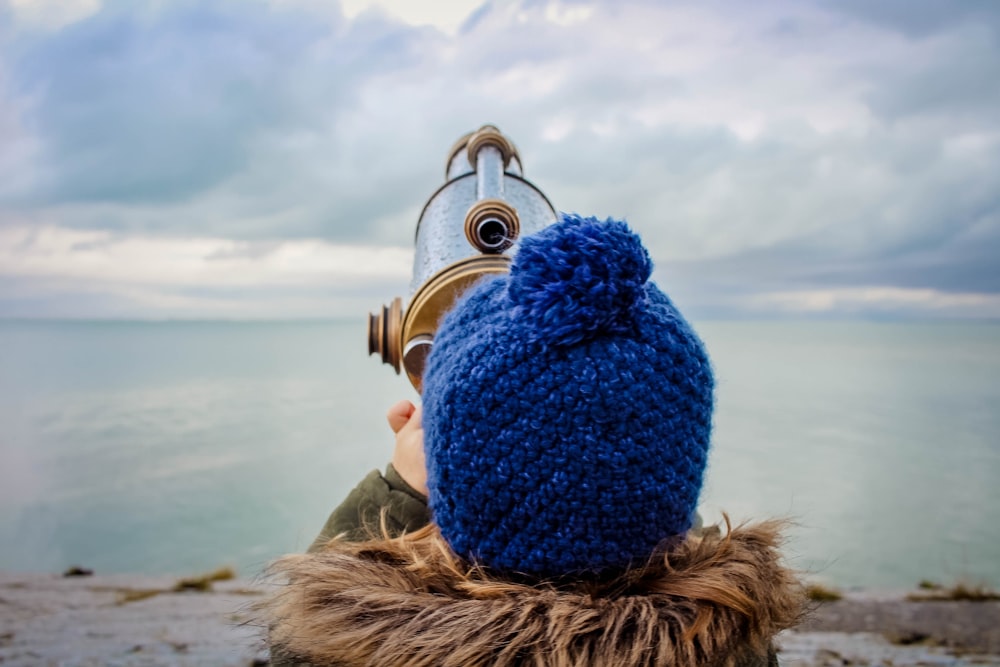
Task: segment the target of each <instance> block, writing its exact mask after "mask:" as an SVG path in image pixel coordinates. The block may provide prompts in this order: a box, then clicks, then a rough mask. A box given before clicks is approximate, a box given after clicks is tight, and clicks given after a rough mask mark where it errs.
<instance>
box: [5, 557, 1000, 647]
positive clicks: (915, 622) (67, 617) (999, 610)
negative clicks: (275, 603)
mask: <svg viewBox="0 0 1000 667" xmlns="http://www.w3.org/2000/svg"><path fill="white" fill-rule="evenodd" d="M175 583H176V579H174V578H170V577H149V576H136V575H102V576H94V577H73V578H63V577H60V576H55V575H43V574H8V573H0V665H3V667H8V666H13V665H18V666H20V665H24V666H32V667H34V666H39V667H47V666H50V665H51V666H59V667H85V666H86V667H90V666H98V665H113V666H120V667H161V666H162V667H186V666H196V665H205V666H228V665H232V666H240V667H251V666H253V665H266V664H267V652H266V648H265V647H264V646H263V643H262V641H261V639H260V637H261V632H260V629H259V628H257V627H255V626H253V625H249V624H248V622H249V621H250V620H251V618H252V614H251V611H250V606H251V605H253V604H254V602H256V601H258V600H260V599H261V596H262V595H264V594H265V592H266V587H265V586H263V585H261V584H257V583H251V582H247V581H242V580H233V581H223V582H216V583H214V584H213V586H212V591H210V592H183V593H176V592H173V590H172V589H173V586H174V584H175ZM779 646H780V648H781V652H780V654H779V657H780V660H781V662H782V664H785V665H816V666H823V667H846V666H848V665H859V666H861V665H884V666H885V667H905V666H907V665H935V666H939V665H940V666H944V665H956V666H965V665H991V666H996V667H1000V602H979V603H976V602H909V601H907V600H906V599H905V594H904V593H898V592H897V593H887V594H883V595H878V594H872V593H856V594H849V595H848V596H847V597H846V598H845V599H844V600H841V601H838V602H828V603H823V604H822V605H818V606H817V607H816V609H814V610H813V612H812V613H811V615H810V617H809V619H808V620H807V621H806V623H804V624H803V625H802V626H801V627H800V628H799V629H798V630H796V631H795V632H789V633H785V634H784V635H782V636H781V637H780V638H779Z"/></svg>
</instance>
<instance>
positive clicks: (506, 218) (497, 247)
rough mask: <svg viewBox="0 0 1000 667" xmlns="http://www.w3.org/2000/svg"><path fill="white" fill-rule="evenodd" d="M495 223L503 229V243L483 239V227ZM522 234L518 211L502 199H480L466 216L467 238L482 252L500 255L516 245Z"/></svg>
mask: <svg viewBox="0 0 1000 667" xmlns="http://www.w3.org/2000/svg"><path fill="white" fill-rule="evenodd" d="M490 222H495V223H497V224H498V225H500V226H502V227H503V232H502V234H503V241H502V242H500V243H490V242H488V240H487V239H485V238H483V235H482V233H481V230H482V228H483V225H486V224H489V223H490ZM520 233H521V220H520V218H518V217H517V210H516V209H515V208H514V207H513V206H511V205H510V204H508V203H507V202H505V201H504V200H502V199H480V200H479V201H477V202H476V203H475V204H473V205H472V206H471V207H470V208H469V211H468V213H466V214H465V238H467V239H468V240H469V243H471V244H472V247H473V248H475V249H476V250H479V251H480V252H484V253H488V254H492V255H498V254H500V253H502V252H503V251H504V250H506V249H507V248H509V247H511V246H512V245H514V241H515V240H517V237H518V234H520Z"/></svg>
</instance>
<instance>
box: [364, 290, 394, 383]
mask: <svg viewBox="0 0 1000 667" xmlns="http://www.w3.org/2000/svg"><path fill="white" fill-rule="evenodd" d="M402 326H403V300H402V299H401V298H399V297H398V296H397V297H396V298H395V299H393V300H392V303H391V304H390V305H388V306H382V311H381V312H379V313H377V314H369V315H368V354H369V355H372V354H375V353H376V352H377V353H378V355H379V356H380V357H382V363H385V364H389V365H390V366H392V367H393V368H394V369H395V370H396V374H397V375H399V368H400V363H399V362H400V359H401V357H402V347H403V346H402V341H401V340H400V332H401V330H402Z"/></svg>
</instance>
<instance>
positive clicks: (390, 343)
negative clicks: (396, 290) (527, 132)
mask: <svg viewBox="0 0 1000 667" xmlns="http://www.w3.org/2000/svg"><path fill="white" fill-rule="evenodd" d="M555 221H556V211H555V209H554V208H553V207H552V204H551V203H549V200H548V199H547V198H546V197H545V195H543V194H542V192H541V191H540V190H539V189H538V188H536V187H535V186H534V185H532V184H531V182H529V181H528V180H526V179H525V178H524V169H523V167H522V164H521V156H520V155H518V152H517V148H515V147H514V144H513V143H512V142H511V141H510V139H508V138H507V137H505V136H504V135H503V134H501V133H500V130H498V129H497V128H496V127H494V126H492V125H484V126H483V127H481V128H480V129H479V130H478V131H476V132H472V133H470V134H467V135H465V136H464V137H462V138H461V139H459V140H458V142H457V143H456V144H455V146H454V147H453V148H452V149H451V152H450V153H449V154H448V162H447V165H446V167H445V183H444V185H442V186H441V187H440V188H438V190H437V192H435V193H434V194H432V195H431V198H430V199H429V200H427V203H426V204H425V205H424V210H423V211H422V212H421V213H420V218H419V219H418V220H417V233H416V239H415V241H414V243H415V245H416V252H415V254H414V257H413V280H412V282H411V283H410V300H409V303H408V304H407V305H406V308H405V310H404V307H403V300H402V299H401V298H400V297H396V298H395V299H393V300H392V303H391V304H390V305H388V306H383V307H382V310H381V311H380V312H378V313H372V314H370V315H369V318H368V354H375V353H378V354H379V355H380V356H381V357H382V361H383V362H384V363H386V364H389V365H390V366H392V367H393V368H394V369H395V370H396V373H399V371H400V368H403V369H405V370H406V375H407V377H409V379H410V382H411V383H412V384H413V386H414V387H415V388H416V389H417V391H420V388H421V377H422V376H423V371H424V364H425V363H426V361H427V355H428V354H430V351H431V347H432V345H433V344H434V332H435V331H436V330H437V326H438V322H439V321H440V319H441V318H442V317H443V316H444V314H445V313H446V312H448V310H449V309H450V308H451V306H452V304H454V303H455V300H456V299H457V298H458V297H459V296H460V295H461V294H462V292H463V291H465V290H466V289H467V288H468V287H470V286H471V285H472V284H473V283H474V282H476V281H477V280H478V279H479V278H482V277H483V276H485V275H488V274H498V273H506V272H507V271H508V270H509V269H510V262H511V257H512V256H513V255H514V253H515V252H516V251H517V246H518V240H519V239H520V238H521V237H523V236H524V235H526V234H531V233H534V232H537V231H539V230H540V229H542V228H543V227H545V226H546V225H549V224H551V223H553V222H555Z"/></svg>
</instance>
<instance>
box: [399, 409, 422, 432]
mask: <svg viewBox="0 0 1000 667" xmlns="http://www.w3.org/2000/svg"><path fill="white" fill-rule="evenodd" d="M423 414H424V413H423V409H422V408H420V407H416V408H413V412H412V413H411V414H410V418H409V420H408V421H407V422H406V424H405V426H404V427H403V428H405V429H406V430H407V431H421V430H423V424H422V423H421V421H422V420H423Z"/></svg>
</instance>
